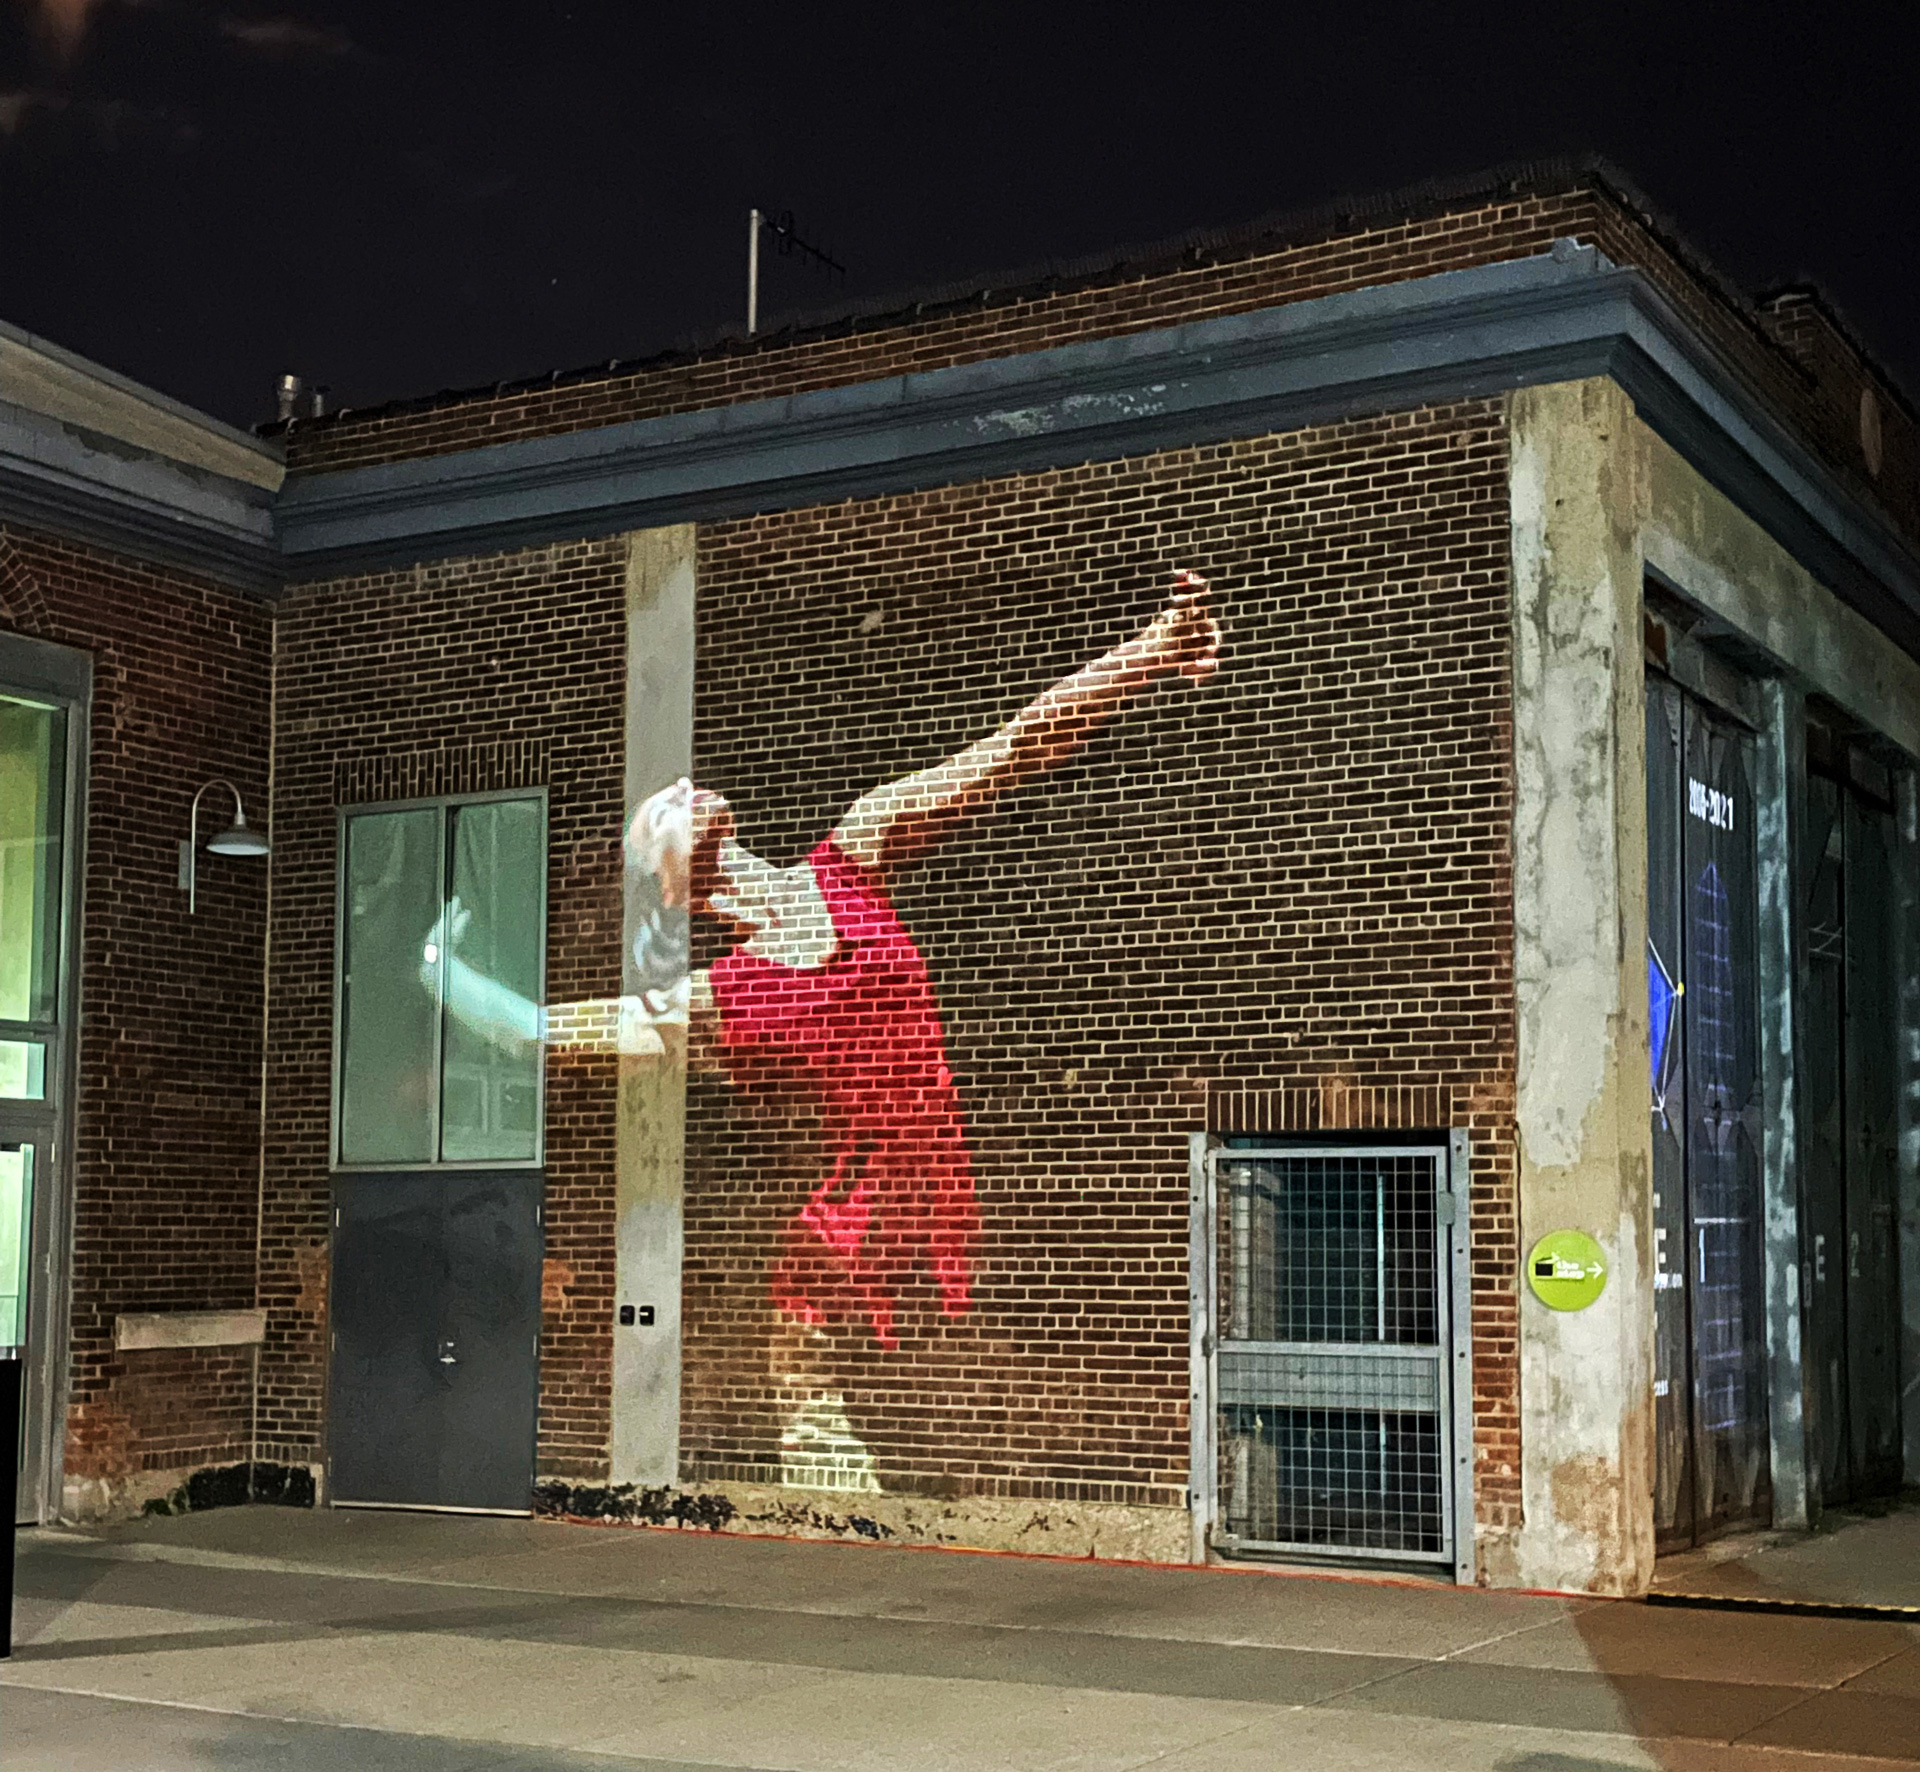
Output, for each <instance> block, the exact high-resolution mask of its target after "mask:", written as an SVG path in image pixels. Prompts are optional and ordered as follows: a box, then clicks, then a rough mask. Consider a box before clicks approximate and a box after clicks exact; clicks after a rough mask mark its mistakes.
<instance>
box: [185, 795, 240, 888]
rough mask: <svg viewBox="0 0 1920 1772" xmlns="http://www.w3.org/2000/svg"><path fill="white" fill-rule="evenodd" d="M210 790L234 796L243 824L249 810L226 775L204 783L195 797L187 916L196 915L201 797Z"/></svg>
mask: <svg viewBox="0 0 1920 1772" xmlns="http://www.w3.org/2000/svg"><path fill="white" fill-rule="evenodd" d="M208 788H225V789H226V790H227V792H228V793H230V794H231V795H232V796H233V810H234V814H235V816H236V817H237V818H238V819H239V821H240V822H241V823H243V824H244V823H245V822H246V817H247V809H246V808H245V807H244V806H242V805H241V804H240V790H239V789H238V788H237V787H235V786H234V785H233V783H232V782H230V781H228V780H227V778H226V777H225V776H224V775H216V776H215V777H214V778H213V780H211V781H207V782H202V783H201V784H200V786H199V788H198V789H197V790H196V791H195V793H194V796H193V810H192V811H191V812H190V813H188V814H187V915H188V916H189V917H191V916H192V915H193V914H194V903H195V901H196V899H197V898H198V896H199V894H198V886H199V878H198V876H199V869H200V796H201V795H202V794H204V793H205V792H206V791H207V789H208Z"/></svg>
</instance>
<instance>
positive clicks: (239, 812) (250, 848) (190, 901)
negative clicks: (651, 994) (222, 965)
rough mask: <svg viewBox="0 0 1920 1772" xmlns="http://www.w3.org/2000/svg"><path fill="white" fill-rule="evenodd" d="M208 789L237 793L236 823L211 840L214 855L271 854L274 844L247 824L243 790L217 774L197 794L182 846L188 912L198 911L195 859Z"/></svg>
mask: <svg viewBox="0 0 1920 1772" xmlns="http://www.w3.org/2000/svg"><path fill="white" fill-rule="evenodd" d="M207 788H225V789H226V790H227V792H228V793H230V794H231V795H232V796H233V823H232V824H230V825H228V826H227V828H226V829H225V830H224V831H222V832H220V834H219V835H218V836H215V837H209V838H208V839H207V848H208V850H209V852H210V853H212V854H214V855H271V854H272V853H273V845H272V844H271V843H269V842H268V841H267V838H266V833H265V832H263V831H256V830H250V829H249V828H248V826H247V811H246V808H245V807H244V806H242V805H241V804H240V790H239V789H238V788H237V787H235V786H234V785H233V783H232V782H230V781H228V780H227V778H226V777H225V776H223V775H216V776H215V777H214V778H213V780H212V781H210V782H208V783H207V784H206V786H205V787H202V788H201V789H200V793H197V794H195V795H194V796H193V811H192V813H191V814H190V815H189V817H188V819H187V840H186V841H185V842H184V843H182V844H181V845H180V890H181V891H182V892H184V893H185V894H186V895H187V915H188V916H192V915H193V911H194V898H195V893H194V872H195V870H194V862H195V859H196V857H197V855H198V853H199V848H200V794H204V793H205V792H206V791H207Z"/></svg>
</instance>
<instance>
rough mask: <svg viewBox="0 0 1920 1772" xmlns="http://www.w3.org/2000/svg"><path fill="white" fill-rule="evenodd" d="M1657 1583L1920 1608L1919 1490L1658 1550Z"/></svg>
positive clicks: (1727, 1593) (1757, 1596) (1670, 1589)
mask: <svg viewBox="0 0 1920 1772" xmlns="http://www.w3.org/2000/svg"><path fill="white" fill-rule="evenodd" d="M1654 1587H1655V1589H1656V1591H1659V1592H1664V1593H1670V1594H1699V1595H1712V1596H1717V1597H1720V1598H1725V1599H1738V1600H1783V1601H1788V1602H1798V1603H1807V1604H1814V1605H1821V1604H1840V1605H1855V1606H1882V1607H1886V1608H1889V1609H1893V1608H1904V1609H1907V1610H1911V1611H1913V1612H1914V1613H1915V1614H1916V1615H1920V1498H1916V1497H1914V1496H1912V1495H1911V1494H1909V1496H1908V1498H1907V1499H1906V1500H1905V1501H1903V1502H1896V1503H1890V1504H1888V1505H1885V1506H1882V1507H1878V1508H1874V1509H1866V1508H1853V1509H1836V1510H1835V1511H1834V1512H1833V1513H1831V1514H1829V1515H1828V1516H1827V1518H1826V1519H1825V1520H1823V1521H1822V1522H1821V1525H1820V1528H1819V1530H1817V1531H1814V1532H1757V1533H1754V1534H1752V1535H1750V1536H1745V1537H1739V1538H1723V1539H1721V1540H1720V1541H1719V1542H1718V1543H1716V1544H1710V1545H1707V1546H1705V1547H1703V1548H1702V1549H1700V1550H1696V1551H1688V1552H1686V1553H1685V1554H1683V1555H1681V1556H1674V1557H1662V1558H1661V1559H1660V1562H1659V1564H1658V1565H1657V1572H1656V1574H1655V1576H1654Z"/></svg>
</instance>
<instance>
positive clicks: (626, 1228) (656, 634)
mask: <svg viewBox="0 0 1920 1772" xmlns="http://www.w3.org/2000/svg"><path fill="white" fill-rule="evenodd" d="M693 623H694V530H693V525H692V524H690V523H685V524H677V525H675V526H674V527H672V528H669V529H649V530H642V531H640V532H639V533H637V534H636V535H634V536H633V538H632V541H631V544H630V552H629V554H628V557H627V779H626V810H627V816H628V817H629V818H631V817H632V814H633V809H634V807H636V806H637V805H639V803H640V802H641V801H642V800H644V799H645V798H646V797H647V796H648V795H649V794H652V793H654V792H656V791H657V790H658V789H660V788H663V787H666V786H668V785H669V784H670V783H672V782H675V781H677V780H679V779H680V777H682V776H683V775H690V774H691V773H692V771H693ZM635 885H636V883H635V882H633V881H629V882H628V890H627V892H626V895H625V896H626V915H625V919H624V933H623V937H622V940H623V951H624V953H625V956H626V958H625V962H624V965H625V969H626V972H627V977H626V978H625V979H624V981H623V990H624V992H625V993H626V995H627V996H628V997H629V998H631V997H632V995H633V992H634V990H635V986H636V982H637V981H636V980H635V978H634V977H633V970H634V961H633V943H634V937H635V935H636V934H637V933H638V930H637V928H636V913H637V894H636V891H635V889H634V888H635ZM633 1021H634V1018H632V1017H629V1016H624V1015H623V1017H622V1028H623V1035H622V1040H621V1048H622V1049H621V1053H620V1094H619V1119H618V1123H617V1129H616V1134H615V1145H614V1211H615V1221H614V1224H615V1228H614V1283H615V1288H616V1301H617V1304H618V1305H620V1306H627V1305H631V1306H633V1307H634V1316H635V1321H634V1322H633V1323H632V1324H630V1325H628V1324H621V1323H620V1322H618V1320H617V1317H616V1322H615V1325H614V1329H613V1434H612V1446H611V1459H610V1466H611V1480H612V1481H613V1482H616V1483H638V1484H644V1485H653V1486H660V1485H665V1484H672V1483H675V1482H677V1481H678V1480H679V1474H680V1354H681V1347H680V1269H681V1255H682V1249H683V1238H684V1197H685V1168H686V1164H685V1154H686V1125H687V1049H686V1041H685V1038H684V1030H678V1037H676V1030H673V1029H670V1028H669V1029H664V1030H659V1031H658V1033H656V1030H654V1029H652V1028H648V1027H638V1028H632V1030H631V1031H632V1032H633V1033H635V1034H637V1036H638V1037H628V1033H629V1029H630V1027H631V1024H632V1023H633ZM659 1034H664V1036H665V1037H664V1038H662V1037H659ZM649 1314H650V1315H651V1318H652V1320H651V1322H648V1321H647V1320H646V1319H647V1317H648V1315H649Z"/></svg>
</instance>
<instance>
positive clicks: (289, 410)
mask: <svg viewBox="0 0 1920 1772" xmlns="http://www.w3.org/2000/svg"><path fill="white" fill-rule="evenodd" d="M278 392H279V395H280V422H281V423H282V424H286V423H287V422H288V421H289V420H291V419H292V417H293V409H294V408H295V407H296V406H298V405H299V404H300V378H299V376H297V375H283V376H281V378H280V383H279V389H278Z"/></svg>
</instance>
